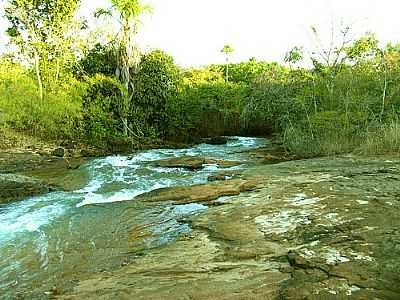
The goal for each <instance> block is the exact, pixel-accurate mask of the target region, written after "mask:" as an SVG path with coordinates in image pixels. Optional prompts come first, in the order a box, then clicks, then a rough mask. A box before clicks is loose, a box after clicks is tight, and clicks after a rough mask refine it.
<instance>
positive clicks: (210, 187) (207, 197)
mask: <svg viewBox="0 0 400 300" xmlns="http://www.w3.org/2000/svg"><path fill="white" fill-rule="evenodd" d="M257 184H258V182H257V180H254V179H250V180H244V179H233V180H226V181H223V182H218V183H213V184H199V185H193V186H180V187H171V188H162V189H157V190H154V191H151V192H148V193H145V194H142V195H140V196H138V197H136V198H135V199H136V200H140V201H144V202H164V201H172V202H174V203H175V204H188V203H199V202H206V203H210V204H212V202H213V201H214V200H217V199H218V198H220V197H223V196H236V195H239V194H240V193H241V192H245V191H251V190H254V189H255V188H256V187H257Z"/></svg>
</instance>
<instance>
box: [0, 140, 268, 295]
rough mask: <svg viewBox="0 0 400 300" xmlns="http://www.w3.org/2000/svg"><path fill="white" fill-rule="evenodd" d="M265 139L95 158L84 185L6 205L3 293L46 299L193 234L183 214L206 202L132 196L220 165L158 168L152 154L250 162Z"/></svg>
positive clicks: (1, 224)
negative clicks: (162, 201) (176, 202)
mask: <svg viewBox="0 0 400 300" xmlns="http://www.w3.org/2000/svg"><path fill="white" fill-rule="evenodd" d="M266 143H267V140H265V139H256V138H242V137H236V138H231V139H230V140H229V142H228V144H227V145H218V146H214V145H205V144H201V145H198V146H196V147H193V148H188V149H178V150H170V149H157V150H149V151H143V152H140V153H137V154H134V155H131V156H111V157H106V158H102V159H96V160H93V161H91V162H90V163H88V164H87V165H85V166H83V167H81V168H82V170H81V171H82V172H85V173H86V175H87V177H88V178H89V179H88V182H87V184H86V186H85V187H84V188H83V189H80V190H76V191H73V192H53V193H49V194H47V195H44V196H40V197H33V198H29V199H25V200H23V201H20V202H15V203H12V204H9V205H6V206H2V207H1V206H0V299H15V298H18V297H19V298H26V299H47V298H46V297H47V296H46V295H47V292H48V291H49V290H51V289H54V288H61V289H63V288H68V287H69V286H72V285H73V284H74V283H75V282H76V281H78V280H80V279H82V278H85V277H87V276H89V275H90V274H92V273H94V272H107V271H108V270H113V269H115V268H118V267H120V266H122V265H124V264H126V263H129V259H133V258H134V257H137V256H139V255H143V251H145V250H146V249H150V248H153V247H159V246H161V245H163V244H165V243H169V242H172V241H174V239H175V238H176V237H178V236H179V235H182V234H187V233H189V232H190V227H189V226H188V225H187V224H186V223H185V222H183V221H182V220H183V219H184V218H186V217H188V216H190V215H192V214H198V213H201V212H202V211H204V210H206V209H207V207H206V206H203V205H200V204H189V205H171V204H151V205H149V204H144V203H141V202H139V201H135V200H132V199H134V197H135V196H137V195H139V194H142V193H144V192H148V191H151V190H154V189H157V188H162V187H171V186H180V185H193V184H198V183H204V182H206V181H207V177H208V176H209V175H210V174H212V173H214V172H216V171H218V166H217V165H213V164H210V165H207V166H206V167H205V168H204V169H202V170H200V171H195V172H194V171H187V170H183V169H179V168H173V169H167V168H159V167H154V166H152V165H151V162H152V161H155V160H160V159H168V158H173V157H180V156H201V157H207V158H215V159H225V160H235V161H241V160H243V161H244V162H245V161H248V159H249V157H248V155H247V154H246V152H245V151H244V150H247V149H252V148H257V147H261V146H263V145H265V144H266ZM240 168H243V166H238V167H233V168H230V169H240Z"/></svg>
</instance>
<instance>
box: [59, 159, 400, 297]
mask: <svg viewBox="0 0 400 300" xmlns="http://www.w3.org/2000/svg"><path fill="white" fill-rule="evenodd" d="M243 176H244V177H246V178H257V182H258V186H257V190H256V191H251V192H247V193H243V194H241V195H239V196H234V197H229V198H224V199H221V201H220V204H223V205H219V206H213V207H212V208H210V209H208V210H206V211H205V212H203V213H201V214H200V215H196V216H193V217H189V218H186V219H183V220H181V222H184V223H187V224H190V227H191V228H192V229H193V230H192V231H191V232H190V233H189V234H187V235H182V236H180V237H179V239H178V240H177V241H176V242H174V243H171V244H168V245H165V246H163V247H159V248H155V249H152V250H149V251H145V252H142V253H141V254H140V255H139V256H134V255H133V256H132V257H130V259H129V260H127V262H126V264H125V265H124V266H123V267H121V268H119V269H118V270H115V271H112V272H104V273H98V274H93V276H91V277H90V278H89V279H87V280H83V281H80V282H78V283H77V284H76V286H75V287H74V288H73V290H72V291H69V292H68V293H66V294H65V295H59V296H58V298H60V299H131V297H132V296H133V295H134V297H135V299H400V285H399V282H400V218H399V216H400V186H399V181H400V160H399V159H398V158H388V157H386V158H384V157H381V158H357V157H352V156H348V157H340V158H322V159H311V160H301V161H291V162H284V163H279V164H275V165H260V166H256V167H252V168H249V169H247V170H246V171H245V172H244V174H243ZM227 184H228V185H229V184H231V183H230V182H229V181H227ZM179 191H180V189H179V188H178V189H177V192H179ZM145 231H146V230H145V229H142V232H141V234H142V235H145V234H151V232H147V233H146V232H145Z"/></svg>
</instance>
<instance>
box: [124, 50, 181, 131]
mask: <svg viewBox="0 0 400 300" xmlns="http://www.w3.org/2000/svg"><path fill="white" fill-rule="evenodd" d="M180 82H181V75H180V70H179V68H178V67H177V66H176V65H175V64H174V61H173V58H172V57H171V56H169V55H167V54H165V53H164V52H163V51H160V50H155V51H152V52H150V53H148V54H146V55H144V56H143V57H142V59H141V62H140V65H139V68H138V72H137V74H136V76H135V81H134V85H135V93H134V97H133V103H132V118H131V122H132V123H133V124H134V126H135V127H134V130H136V131H137V133H138V134H139V135H141V136H146V135H149V134H150V135H159V136H161V137H163V136H165V134H166V129H167V127H168V122H169V121H168V114H167V104H168V102H169V101H171V99H172V98H174V97H175V96H176V93H177V91H178V87H179V85H180Z"/></svg>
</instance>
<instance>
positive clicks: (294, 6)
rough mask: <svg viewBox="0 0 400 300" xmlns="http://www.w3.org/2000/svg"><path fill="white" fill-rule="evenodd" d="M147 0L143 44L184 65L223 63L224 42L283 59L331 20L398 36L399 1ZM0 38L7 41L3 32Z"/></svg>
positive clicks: (325, 30)
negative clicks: (314, 28) (149, 10)
mask: <svg viewBox="0 0 400 300" xmlns="http://www.w3.org/2000/svg"><path fill="white" fill-rule="evenodd" d="M0 1H2V3H3V4H4V2H5V0H0ZM145 2H147V3H149V4H151V5H152V6H153V8H154V12H153V14H152V15H151V16H149V17H146V18H145V20H144V24H143V26H142V28H141V35H140V44H141V46H142V48H144V49H151V48H161V49H163V50H165V51H166V52H168V53H169V54H171V55H173V56H174V58H175V60H176V62H177V63H178V64H180V65H184V66H189V65H204V64H210V63H222V62H223V61H224V58H223V55H222V54H221V53H220V49H221V48H222V47H223V45H224V44H226V43H228V44H230V45H231V46H232V47H233V48H234V49H235V52H234V54H233V57H232V59H233V60H234V61H241V60H247V59H248V58H250V57H256V58H257V59H264V60H268V61H278V62H282V60H283V57H284V55H285V52H286V51H287V50H289V49H290V48H292V47H293V46H305V47H306V48H310V47H311V45H312V44H313V42H312V38H311V35H310V30H309V28H310V26H311V25H314V26H317V27H318V28H319V29H320V32H321V34H322V35H323V36H326V37H328V36H329V30H330V27H331V24H332V21H334V22H335V23H336V24H339V23H340V22H343V23H344V24H346V25H347V24H352V27H353V28H354V30H353V32H354V33H355V35H361V34H363V33H365V32H367V31H372V32H375V33H376V34H377V37H378V39H379V40H380V41H381V42H382V43H384V44H385V43H387V42H396V41H400V18H399V17H398V12H399V11H400V1H398V0H147V1H145ZM107 3H108V2H107V0H84V1H83V7H82V10H81V14H82V15H85V16H90V15H91V13H90V12H91V11H93V10H94V9H95V8H97V7H99V6H105V5H106V4H107ZM0 9H1V11H2V8H1V4H0ZM4 28H5V23H4V21H0V31H4ZM1 34H2V33H1ZM0 37H1V40H0V41H1V44H4V43H5V39H4V35H0Z"/></svg>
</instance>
